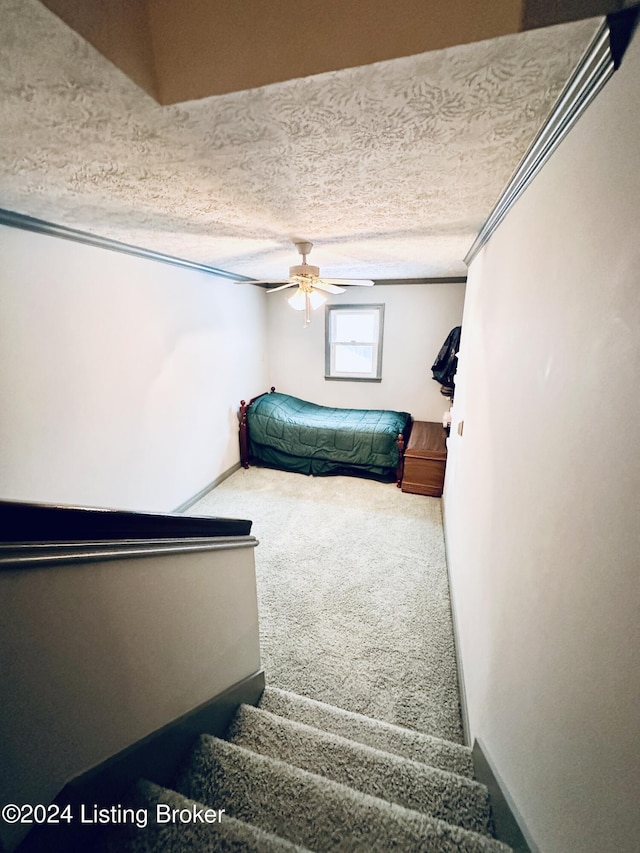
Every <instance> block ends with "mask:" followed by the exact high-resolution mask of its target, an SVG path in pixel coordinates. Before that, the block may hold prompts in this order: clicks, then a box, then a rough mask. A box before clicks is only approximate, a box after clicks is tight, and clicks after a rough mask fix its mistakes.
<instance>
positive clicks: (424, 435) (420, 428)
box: [402, 421, 447, 498]
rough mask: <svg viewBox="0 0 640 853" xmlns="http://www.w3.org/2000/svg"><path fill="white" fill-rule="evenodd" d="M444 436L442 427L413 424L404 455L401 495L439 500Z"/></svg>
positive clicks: (443, 467)
mask: <svg viewBox="0 0 640 853" xmlns="http://www.w3.org/2000/svg"><path fill="white" fill-rule="evenodd" d="M446 437H447V436H446V433H445V430H444V427H443V426H442V424H438V423H429V422H428V421H414V422H413V426H412V427H411V435H410V436H409V443H408V444H407V447H406V450H405V452H404V475H403V477H402V491H403V492H410V493H411V494H413V495H429V496H431V497H434V498H439V497H440V495H441V494H442V486H443V484H444V469H445V466H446V464H447V444H446Z"/></svg>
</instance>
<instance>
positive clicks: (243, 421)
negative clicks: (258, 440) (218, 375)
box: [240, 400, 251, 468]
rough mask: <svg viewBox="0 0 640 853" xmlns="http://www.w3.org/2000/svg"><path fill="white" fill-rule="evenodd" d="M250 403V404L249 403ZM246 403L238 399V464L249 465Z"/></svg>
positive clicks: (246, 466)
mask: <svg viewBox="0 0 640 853" xmlns="http://www.w3.org/2000/svg"><path fill="white" fill-rule="evenodd" d="M249 405H251V404H249ZM248 408H249V406H247V403H246V401H245V400H240V464H241V465H242V467H243V468H248V467H249V436H248V435H247V409H248Z"/></svg>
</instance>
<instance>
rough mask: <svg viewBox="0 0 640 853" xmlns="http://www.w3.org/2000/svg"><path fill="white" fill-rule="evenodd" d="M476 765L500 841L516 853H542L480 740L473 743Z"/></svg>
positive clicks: (479, 780) (477, 776)
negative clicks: (487, 793)
mask: <svg viewBox="0 0 640 853" xmlns="http://www.w3.org/2000/svg"><path fill="white" fill-rule="evenodd" d="M473 764H474V768H475V771H476V779H477V780H478V782H482V784H483V785H486V786H487V788H488V789H489V796H490V797H491V810H492V812H493V822H494V826H495V832H496V838H497V839H498V841H502V842H504V843H505V844H508V845H509V846H510V847H511V848H512V849H513V851H514V853H540V850H539V848H538V847H537V846H536V845H535V844H534V842H533V841H532V839H531V834H530V833H529V832H528V830H527V828H526V826H525V823H524V820H523V818H522V815H520V813H519V812H518V809H517V808H516V806H515V804H514V802H513V799H512V798H511V796H510V795H509V792H508V791H507V788H506V786H505V784H504V782H503V781H502V779H501V778H500V776H499V774H498V772H497V771H496V769H495V767H494V766H493V763H492V762H491V761H490V759H489V758H488V755H487V751H486V749H485V748H484V746H483V745H482V743H481V742H480V741H478V740H477V739H476V740H475V741H474V743H473Z"/></svg>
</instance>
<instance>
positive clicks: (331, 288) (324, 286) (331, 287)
mask: <svg viewBox="0 0 640 853" xmlns="http://www.w3.org/2000/svg"><path fill="white" fill-rule="evenodd" d="M313 288H314V290H326V292H327V293H346V290H345V289H344V287H337V286H336V285H335V284H330V283H329V282H328V281H327V280H326V279H325V278H323V279H321V280H320V281H316V282H314V284H313Z"/></svg>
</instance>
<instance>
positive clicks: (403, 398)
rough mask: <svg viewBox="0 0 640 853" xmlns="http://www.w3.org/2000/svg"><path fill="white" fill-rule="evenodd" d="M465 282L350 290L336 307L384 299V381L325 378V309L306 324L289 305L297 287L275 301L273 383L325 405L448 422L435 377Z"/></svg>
mask: <svg viewBox="0 0 640 853" xmlns="http://www.w3.org/2000/svg"><path fill="white" fill-rule="evenodd" d="M464 291H465V286H464V285H463V284H429V285H426V284H425V285H376V286H375V287H373V288H365V287H350V288H348V292H347V293H343V294H341V295H340V296H332V297H329V300H328V304H335V305H347V304H356V303H357V304H360V303H380V302H382V303H384V304H385V314H384V342H383V355H382V357H383V361H382V382H379V383H378V382H336V381H327V380H325V378H324V357H325V356H324V308H319V309H318V310H317V311H315V312H313V316H312V320H311V325H310V326H308V327H307V328H306V329H305V328H304V327H303V320H304V318H303V314H302V313H301V312H299V311H294V310H293V309H292V308H291V306H290V305H289V304H288V302H287V298H288V297H289V296H290V295H291V291H290V290H285V291H281V292H279V293H273V294H270V295H269V296H267V300H268V347H269V356H270V367H271V372H270V384H271V385H275V386H276V388H277V390H278V391H282V392H283V393H285V394H292V395H293V396H295V397H302V398H303V399H306V400H311V401H312V402H313V403H318V404H319V405H324V406H346V407H348V408H374V409H394V410H399V411H405V412H410V413H411V414H412V415H413V417H414V418H415V419H416V420H426V421H440V420H441V419H442V414H443V412H444V411H445V410H446V409H447V408H448V405H449V403H448V400H447V399H446V398H445V397H443V396H442V395H441V394H440V385H438V383H437V382H435V381H434V380H433V378H432V376H431V365H432V364H433V362H434V361H435V358H436V356H437V354H438V352H439V350H440V347H441V346H442V344H443V343H444V340H445V338H446V336H447V335H448V334H449V332H450V331H451V329H452V328H453V327H454V326H459V325H460V322H461V319H462V306H463V303H464Z"/></svg>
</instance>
